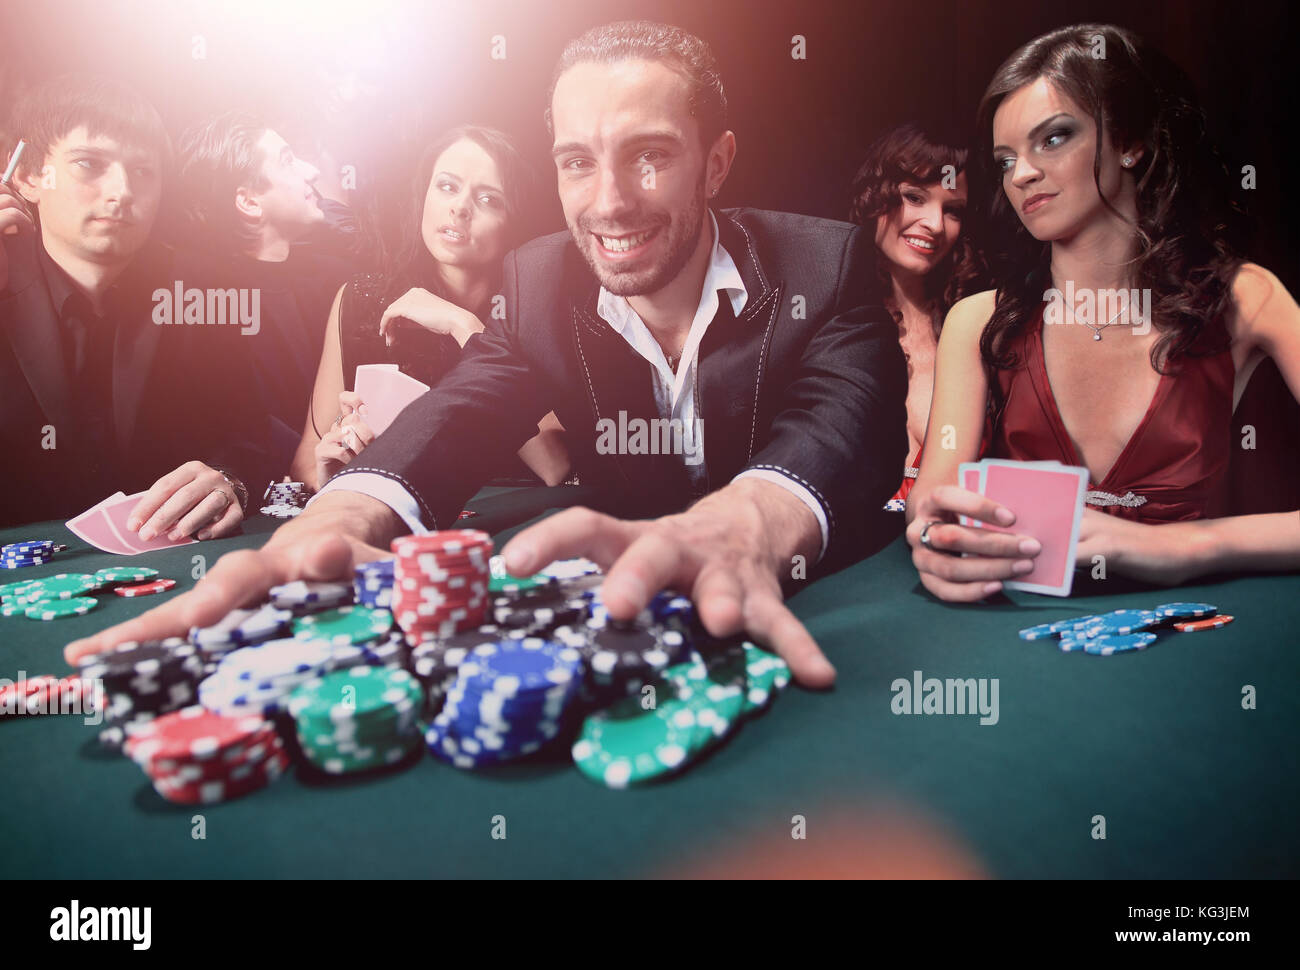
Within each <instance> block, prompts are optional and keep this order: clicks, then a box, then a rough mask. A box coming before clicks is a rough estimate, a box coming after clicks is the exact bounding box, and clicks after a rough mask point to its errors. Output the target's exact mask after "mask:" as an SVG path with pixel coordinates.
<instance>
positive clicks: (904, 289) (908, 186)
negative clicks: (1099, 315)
mask: <svg viewBox="0 0 1300 970" xmlns="http://www.w3.org/2000/svg"><path fill="white" fill-rule="evenodd" d="M967 156H968V152H967V150H966V149H965V148H963V147H960V146H958V145H955V144H953V140H952V139H949V138H943V137H941V136H938V135H936V134H934V133H933V132H930V131H927V130H926V129H925V128H924V127H923V126H921V125H919V124H915V123H909V124H905V125H900V126H898V127H897V128H894V129H891V130H890V131H888V132H886V133H885V134H884V135H881V136H880V137H879V138H877V139H876V141H875V142H873V143H872V145H871V147H870V148H869V149H868V150H867V154H866V158H865V159H864V160H863V162H862V166H861V167H860V168H859V169H858V174H857V175H856V176H854V179H853V186H852V196H853V201H852V203H851V205H850V207H849V221H850V222H855V223H857V224H858V225H860V226H866V227H867V228H868V229H870V230H871V231H872V234H873V238H874V239H875V243H876V249H877V251H878V252H879V254H880V259H879V260H878V262H877V268H878V270H879V272H880V275H881V281H882V282H883V283H884V284H885V293H886V306H887V307H888V309H889V311H890V313H891V314H893V317H894V320H895V322H896V323H897V324H898V340H899V344H900V345H901V346H902V348H903V356H904V357H905V358H906V359H907V433H908V451H907V463H906V466H905V467H904V471H903V481H902V484H901V485H900V486H899V488H898V491H897V492H895V493H894V496H893V498H892V499H890V501H889V503H888V504H887V506H886V508H888V509H891V510H895V511H897V510H901V507H902V506H901V503H902V502H904V501H906V499H907V495H908V492H910V491H911V489H912V485H913V483H914V482H915V481H916V475H917V468H918V466H919V465H920V461H921V442H922V441H924V440H925V425H926V420H927V419H928V417H929V414H930V397H931V393H932V390H933V388H934V353H935V348H936V346H937V343H938V340H939V332H940V330H941V329H942V327H943V318H944V316H945V314H947V312H948V311H949V310H950V309H951V308H952V305H953V304H954V303H956V302H957V301H958V300H959V299H961V298H962V297H963V296H965V295H966V294H968V293H971V292H973V291H974V290H975V289H976V288H977V284H978V282H979V277H980V275H981V264H980V260H979V256H978V253H977V252H976V250H975V247H974V246H973V245H972V244H971V243H970V241H969V239H968V237H967V234H966V233H965V231H964V230H965V222H966V199H967V178H966V163H967Z"/></svg>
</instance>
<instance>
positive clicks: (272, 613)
mask: <svg viewBox="0 0 1300 970" xmlns="http://www.w3.org/2000/svg"><path fill="white" fill-rule="evenodd" d="M292 620H293V614H292V613H291V612H289V611H288V610H284V609H279V608H278V607H275V606H272V605H271V604H270V603H266V604H264V605H263V606H260V607H258V608H256V609H246V610H231V611H230V612H229V613H227V614H226V615H225V617H224V618H222V620H221V621H220V622H218V623H215V624H213V625H212V626H208V627H194V628H193V629H191V630H190V643H192V644H194V645H195V646H196V647H198V648H199V650H200V652H201V653H202V654H203V658H204V659H205V660H207V661H215V660H217V659H218V658H220V657H223V656H225V655H226V654H228V653H230V652H231V651H232V650H240V649H242V648H243V647H251V646H253V645H255V644H258V643H265V642H266V641H267V640H276V639H280V638H282V637H284V636H285V635H287V634H288V633H289V624H290V622H291V621H292Z"/></svg>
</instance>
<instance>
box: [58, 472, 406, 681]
mask: <svg viewBox="0 0 1300 970" xmlns="http://www.w3.org/2000/svg"><path fill="white" fill-rule="evenodd" d="M406 531H407V530H406V526H405V525H403V523H402V520H401V519H400V518H398V516H397V515H396V514H395V513H394V512H393V510H392V509H390V508H389V507H388V506H387V505H384V504H383V503H382V502H380V501H378V500H377V499H373V498H370V497H369V496H368V495H361V494H360V493H357V492H331V493H330V494H328V495H322V496H321V497H320V498H319V499H318V500H317V501H315V502H313V503H312V507H311V508H310V509H308V510H307V511H305V512H303V513H302V514H301V515H300V516H298V517H297V518H296V519H294V520H293V521H292V522H287V523H285V524H284V525H282V526H281V527H280V528H279V529H276V531H275V533H274V534H273V535H272V536H271V538H270V539H269V540H268V541H267V543H266V545H264V546H263V547H262V548H261V549H241V550H238V551H236V552H231V553H227V554H226V555H224V556H222V557H221V558H220V559H219V560H217V564H216V565H215V566H213V567H212V569H211V570H209V571H208V574H207V575H206V576H204V577H203V578H202V579H201V580H199V582H198V583H197V584H196V585H195V587H194V588H193V589H192V590H190V591H189V592H187V593H182V594H181V595H180V596H177V597H175V598H174V599H171V600H168V601H167V602H166V603H164V604H162V605H161V606H158V607H155V608H154V609H152V610H150V611H149V612H147V613H142V614H141V615H140V616H137V617H136V618H135V619H133V620H127V621H126V622H125V623H119V624H118V625H117V626H113V627H109V628H108V629H107V630H103V631H101V632H100V633H97V634H95V635H94V636H93V637H87V638H86V639H84V640H76V641H74V642H72V643H69V644H68V645H67V646H66V647H64V649H63V656H64V658H65V659H66V660H67V661H68V663H70V664H74V665H75V664H77V663H79V662H80V661H81V660H82V658H84V657H89V656H92V655H94V654H97V653H103V652H104V651H105V650H109V649H112V648H113V647H114V646H116V645H117V644H119V643H124V642H126V641H128V640H156V639H161V638H163V637H176V636H179V637H183V636H185V635H186V634H188V633H189V630H190V628H191V627H195V626H210V625H212V624H213V623H216V622H217V621H219V620H220V619H221V618H222V617H224V616H225V615H226V614H227V613H229V612H230V611H231V610H233V609H237V608H239V607H241V606H248V605H255V604H258V603H261V602H264V601H265V600H266V598H267V594H268V593H269V592H270V589H271V587H272V586H279V585H280V584H281V583H287V582H291V581H292V580H295V579H305V580H340V581H342V580H346V581H347V582H351V581H352V569H353V567H354V566H356V565H358V564H359V563H363V562H370V561H372V560H375V559H383V558H384V557H386V556H389V555H391V553H389V551H388V548H387V547H388V544H389V542H390V541H391V540H392V539H394V538H396V537H397V536H399V535H402V534H404V533H405V532H406Z"/></svg>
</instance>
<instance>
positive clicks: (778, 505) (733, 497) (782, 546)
mask: <svg viewBox="0 0 1300 970" xmlns="http://www.w3.org/2000/svg"><path fill="white" fill-rule="evenodd" d="M713 497H714V498H716V499H717V500H718V502H719V503H723V507H724V508H725V507H726V504H730V503H732V502H737V501H739V502H748V503H751V504H752V505H753V506H754V508H755V509H756V511H757V513H758V517H759V520H760V527H761V529H762V530H763V535H764V538H765V540H766V541H765V544H766V545H767V547H768V549H769V550H770V551H771V555H772V569H773V571H774V572H775V573H776V574H777V575H778V576H785V575H787V574H788V572H789V569H790V561H791V559H793V558H794V557H795V556H803V557H804V559H805V560H807V561H808V562H815V561H816V560H817V557H818V554H819V553H820V551H821V545H822V534H821V526H819V525H818V524H817V517H816V516H815V515H813V513H812V511H811V510H810V509H809V508H808V506H807V505H805V504H804V503H803V502H802V501H801V500H800V499H799V497H798V496H796V495H795V494H794V493H792V492H791V491H790V490H789V489H787V488H783V487H782V486H780V485H777V484H776V483H774V482H768V481H764V480H763V479H761V478H742V479H739V480H737V481H734V482H732V483H731V484H730V485H727V486H726V487H724V488H721V489H719V490H718V491H717V492H714V493H713Z"/></svg>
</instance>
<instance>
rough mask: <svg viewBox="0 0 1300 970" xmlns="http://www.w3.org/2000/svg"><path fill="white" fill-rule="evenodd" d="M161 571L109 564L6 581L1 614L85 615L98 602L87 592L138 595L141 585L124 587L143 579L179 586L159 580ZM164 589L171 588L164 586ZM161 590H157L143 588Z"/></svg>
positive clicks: (0, 592) (34, 616) (0, 594)
mask: <svg viewBox="0 0 1300 970" xmlns="http://www.w3.org/2000/svg"><path fill="white" fill-rule="evenodd" d="M157 575H158V570H156V569H151V568H149V567H148V566H110V567H108V568H106V569H101V570H99V571H98V572H96V573H57V574H56V575H53V576H46V577H44V578H42V579H33V580H29V581H27V582H16V583H5V584H4V586H0V614H2V615H4V616H25V617H27V618H28V619H29V620H57V619H62V618H64V617H69V616H82V615H84V614H86V613H89V612H90V611H91V610H93V609H95V607H97V606H98V605H99V601H98V600H97V599H95V598H94V596H90V595H86V594H89V593H98V592H101V591H103V590H106V589H112V590H113V592H115V593H120V594H122V595H139V593H138V592H124V590H128V591H129V590H142V587H140V586H124V585H123V584H127V583H139V582H141V581H142V580H154V581H153V582H152V583H145V584H144V585H145V586H149V587H156V586H157V585H158V584H159V583H168V584H170V585H171V586H174V585H176V584H175V581H173V580H170V579H168V580H156V579H155V577H156V576H157ZM163 588H170V586H164V587H163ZM143 591H144V592H159V591H160V590H158V589H148V590H143Z"/></svg>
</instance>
